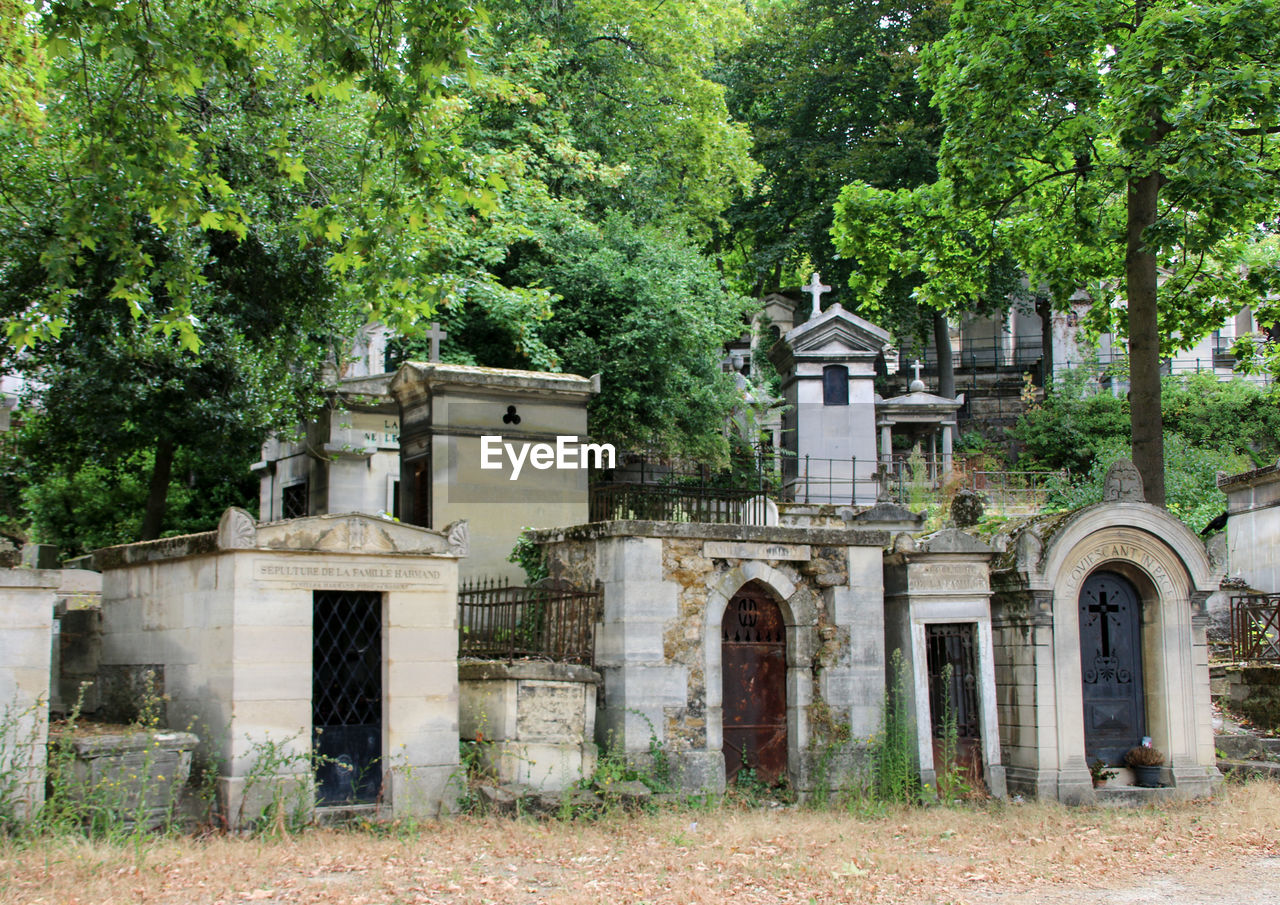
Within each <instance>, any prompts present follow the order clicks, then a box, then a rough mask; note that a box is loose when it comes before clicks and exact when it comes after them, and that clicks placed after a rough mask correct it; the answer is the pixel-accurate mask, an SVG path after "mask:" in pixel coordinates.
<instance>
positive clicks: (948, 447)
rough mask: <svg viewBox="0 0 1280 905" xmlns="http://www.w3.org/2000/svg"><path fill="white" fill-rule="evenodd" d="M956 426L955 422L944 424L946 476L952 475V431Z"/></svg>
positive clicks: (944, 422)
mask: <svg viewBox="0 0 1280 905" xmlns="http://www.w3.org/2000/svg"><path fill="white" fill-rule="evenodd" d="M955 426H956V423H955V422H954V421H943V422H942V473H943V474H944V475H946V474H950V473H951V429H952V428H953V427H955Z"/></svg>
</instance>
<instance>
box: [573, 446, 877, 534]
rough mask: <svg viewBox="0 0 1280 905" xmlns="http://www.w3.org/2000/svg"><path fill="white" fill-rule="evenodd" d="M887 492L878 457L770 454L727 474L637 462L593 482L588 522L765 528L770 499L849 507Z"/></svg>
mask: <svg viewBox="0 0 1280 905" xmlns="http://www.w3.org/2000/svg"><path fill="white" fill-rule="evenodd" d="M880 486H881V481H880V475H879V473H878V463H877V462H876V460H874V459H864V460H859V459H856V458H853V457H850V458H847V459H823V458H818V457H816V456H796V455H794V454H791V453H788V452H785V451H783V450H776V449H763V450H761V451H760V452H759V453H758V454H757V455H755V456H751V457H744V458H739V459H736V460H735V461H734V462H733V463H732V465H731V466H730V467H729V468H726V469H724V470H721V471H715V470H712V469H710V468H707V467H701V468H697V469H694V470H682V469H679V468H676V467H673V466H668V465H665V464H662V463H651V462H646V461H637V462H633V463H630V464H629V465H627V466H625V467H623V468H618V469H611V470H609V471H607V472H605V473H603V475H601V476H598V477H596V478H594V479H593V480H592V482H591V494H590V509H589V517H590V520H591V521H593V522H604V521H616V520H624V519H642V520H651V521H663V522H698V523H704V524H707V523H710V524H725V525H764V524H766V519H767V517H768V512H769V500H770V499H772V500H775V501H781V502H794V503H828V504H837V505H846V506H847V505H852V504H855V503H857V502H859V501H860V500H861V501H864V502H865V501H868V500H874V499H876V498H877V496H878V495H879V492H880Z"/></svg>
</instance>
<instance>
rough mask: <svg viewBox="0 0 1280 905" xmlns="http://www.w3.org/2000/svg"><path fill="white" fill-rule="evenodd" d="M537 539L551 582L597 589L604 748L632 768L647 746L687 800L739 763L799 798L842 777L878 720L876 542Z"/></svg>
mask: <svg viewBox="0 0 1280 905" xmlns="http://www.w3.org/2000/svg"><path fill="white" fill-rule="evenodd" d="M537 537H538V542H539V543H540V544H541V545H542V546H543V548H544V549H545V551H546V553H547V556H548V560H549V564H550V566H551V568H552V572H553V574H557V575H559V576H560V577H561V578H564V579H566V580H568V581H570V582H571V583H572V584H574V585H576V586H578V587H596V586H599V587H601V588H602V590H603V614H602V619H601V623H600V624H599V625H598V626H597V635H596V663H595V666H596V670H597V671H598V672H599V673H600V674H601V677H602V679H603V698H602V702H601V705H600V710H599V713H598V717H597V720H596V726H597V734H596V740H597V742H598V743H599V744H600V745H601V746H602V747H606V748H607V747H613V748H616V749H620V750H621V751H622V752H624V753H625V754H626V755H627V756H628V757H630V758H632V759H634V760H636V761H639V762H644V761H645V760H646V758H648V756H649V755H650V753H651V743H652V742H654V741H656V742H658V743H660V744H661V745H662V747H663V749H664V750H665V752H666V753H667V755H668V757H669V759H670V763H671V766H672V769H673V773H674V776H673V778H674V779H675V781H676V782H677V783H678V785H679V786H680V787H681V788H683V789H685V790H688V791H699V790H710V791H720V790H722V789H723V788H724V786H725V782H726V779H727V778H729V779H731V778H732V777H733V776H734V774H735V773H736V772H737V771H738V770H739V768H740V767H741V766H743V765H744V764H745V765H747V766H750V767H751V768H752V769H753V770H755V771H756V773H757V775H758V776H759V777H760V778H761V779H764V780H765V781H769V782H772V781H774V780H777V779H780V778H786V779H788V780H789V781H790V784H791V786H792V788H797V789H800V790H808V789H812V788H815V787H817V785H818V784H819V783H825V784H829V785H831V786H837V785H839V784H840V783H842V782H844V781H846V779H847V778H848V772H849V770H850V769H851V768H853V767H854V759H855V754H856V743H854V744H850V743H849V742H848V741H847V739H848V738H849V735H848V734H847V733H851V734H852V738H853V739H855V740H856V739H866V738H868V737H869V736H871V735H872V734H873V733H875V732H876V731H877V729H878V728H879V724H880V708H881V701H882V699H883V696H884V688H885V684H884V661H885V657H884V607H883V599H884V593H883V577H882V576H883V568H882V564H881V559H882V549H881V548H882V547H883V546H884V544H885V543H886V542H887V541H888V535H887V534H886V533H885V532H883V531H872V530H853V529H836V528H783V527H739V526H730V525H709V524H696V523H674V522H646V521H617V522H602V523H596V524H590V525H580V526H577V527H573V528H566V529H561V530H551V531H543V532H539V533H538V535H537ZM597 583H598V584H597ZM842 730H844V732H842Z"/></svg>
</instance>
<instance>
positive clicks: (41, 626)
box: [0, 569, 62, 818]
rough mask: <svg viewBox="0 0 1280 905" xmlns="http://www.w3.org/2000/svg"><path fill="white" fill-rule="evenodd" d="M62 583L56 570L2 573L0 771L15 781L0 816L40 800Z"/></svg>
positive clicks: (27, 809) (22, 812)
mask: <svg viewBox="0 0 1280 905" xmlns="http://www.w3.org/2000/svg"><path fill="white" fill-rule="evenodd" d="M61 583H62V573H61V572H59V571H57V570H56V569H5V570H3V571H2V572H0V626H3V631H0V720H3V722H4V725H3V727H2V729H3V737H2V738H0V741H3V743H4V744H3V745H2V746H0V771H2V772H4V773H5V774H7V775H10V776H12V777H13V781H12V782H11V783H10V784H9V785H8V787H7V788H5V789H4V790H3V791H4V794H5V795H6V796H7V800H5V801H0V813H3V812H6V811H8V812H10V813H13V814H14V815H15V816H17V817H19V818H22V817H26V816H29V815H30V814H32V813H34V812H35V811H36V810H37V809H38V808H39V807H40V804H41V803H42V802H43V801H44V766H45V744H46V741H47V739H48V733H49V677H50V666H51V660H52V651H53V637H54V636H53V624H54V623H53V608H54V603H55V600H56V596H57V592H58V587H59V586H60V585H61Z"/></svg>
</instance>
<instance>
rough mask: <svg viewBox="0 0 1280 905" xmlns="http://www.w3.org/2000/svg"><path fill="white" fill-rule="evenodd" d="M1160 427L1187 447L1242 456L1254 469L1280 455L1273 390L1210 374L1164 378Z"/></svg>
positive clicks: (1279, 409) (1279, 423)
mask: <svg viewBox="0 0 1280 905" xmlns="http://www.w3.org/2000/svg"><path fill="white" fill-rule="evenodd" d="M1162 408H1163V411H1164V426H1165V429H1166V430H1169V431H1174V432H1176V433H1178V434H1181V435H1182V436H1183V437H1185V438H1186V439H1187V441H1188V442H1190V443H1192V444H1194V445H1197V446H1203V447H1207V448H1210V449H1218V450H1223V451H1228V450H1229V451H1231V452H1235V453H1245V454H1248V455H1249V456H1250V457H1252V459H1253V462H1254V464H1255V465H1257V466H1262V465H1268V464H1271V463H1272V462H1275V460H1276V457H1277V456H1278V455H1280V406H1278V405H1277V395H1276V388H1275V387H1274V386H1272V387H1269V388H1266V389H1263V388H1262V387H1259V386H1258V385H1256V384H1254V383H1249V382H1247V381H1244V380H1218V379H1216V378H1215V377H1214V376H1213V375H1211V374H1189V375H1187V376H1185V377H1166V378H1165V380H1164V383H1163V403H1162Z"/></svg>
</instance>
